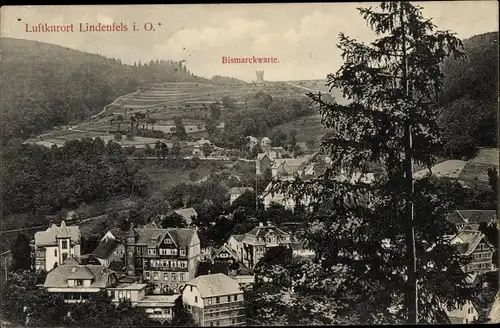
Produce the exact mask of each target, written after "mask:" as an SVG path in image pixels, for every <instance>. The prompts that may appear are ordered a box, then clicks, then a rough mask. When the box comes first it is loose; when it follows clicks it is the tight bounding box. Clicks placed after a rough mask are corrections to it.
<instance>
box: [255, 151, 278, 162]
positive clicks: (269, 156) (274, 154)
mask: <svg viewBox="0 0 500 328" xmlns="http://www.w3.org/2000/svg"><path fill="white" fill-rule="evenodd" d="M266 156H267V158H269V159H270V160H272V159H273V158H276V153H275V152H273V151H270V152H267V153H258V154H257V161H260V160H261V159H263V158H264V157H266Z"/></svg>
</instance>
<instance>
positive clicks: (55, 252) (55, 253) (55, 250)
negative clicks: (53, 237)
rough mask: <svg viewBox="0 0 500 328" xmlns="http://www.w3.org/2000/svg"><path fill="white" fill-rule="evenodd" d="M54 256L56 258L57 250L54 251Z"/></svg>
mask: <svg viewBox="0 0 500 328" xmlns="http://www.w3.org/2000/svg"><path fill="white" fill-rule="evenodd" d="M54 256H57V248H56V249H54Z"/></svg>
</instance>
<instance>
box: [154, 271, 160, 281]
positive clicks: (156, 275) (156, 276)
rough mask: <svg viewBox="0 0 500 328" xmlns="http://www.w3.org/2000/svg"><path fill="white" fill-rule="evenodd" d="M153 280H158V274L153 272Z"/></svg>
mask: <svg viewBox="0 0 500 328" xmlns="http://www.w3.org/2000/svg"><path fill="white" fill-rule="evenodd" d="M153 279H154V280H158V279H160V278H159V277H158V272H153Z"/></svg>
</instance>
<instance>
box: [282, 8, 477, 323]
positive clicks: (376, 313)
mask: <svg viewBox="0 0 500 328" xmlns="http://www.w3.org/2000/svg"><path fill="white" fill-rule="evenodd" d="M421 9H422V8H420V7H418V6H415V5H413V4H411V3H409V2H383V3H382V4H381V5H379V6H378V7H377V8H372V7H370V8H367V9H364V8H358V10H359V12H360V14H361V16H362V17H363V19H364V20H365V21H366V22H367V25H368V26H369V27H370V28H371V29H372V30H373V31H374V32H375V34H376V35H377V37H378V39H376V40H375V41H374V42H372V43H371V44H369V45H367V44H363V43H359V42H357V41H356V40H354V39H351V38H349V37H347V36H345V35H344V34H342V33H341V34H340V36H339V44H338V47H339V48H340V49H341V51H342V57H343V59H344V61H345V62H344V64H343V65H342V67H341V68H340V69H339V70H338V72H337V73H335V74H329V75H328V77H327V85H328V86H329V87H330V88H338V89H340V90H342V92H343V95H344V97H345V98H347V99H348V100H350V104H348V105H345V106H344V105H339V104H337V103H332V102H331V101H325V98H323V96H322V95H321V94H320V93H319V94H312V93H311V94H309V97H310V98H311V100H312V101H313V102H314V103H315V104H316V105H318V107H319V110H320V113H321V115H322V123H323V125H325V126H326V127H327V128H329V129H330V130H332V131H333V132H332V133H331V134H330V135H329V137H328V138H325V139H324V140H323V142H322V149H323V150H324V151H325V152H327V153H329V155H330V157H331V159H332V163H331V165H330V166H329V168H328V169H327V170H326V172H325V173H324V174H323V175H322V176H320V177H319V178H316V179H310V180H307V181H301V180H300V179H296V180H295V181H293V182H281V183H278V184H277V186H276V188H277V189H281V191H282V192H287V193H289V194H292V195H294V196H295V197H296V200H297V201H299V200H300V199H301V198H302V197H303V195H305V194H306V195H311V196H312V199H313V202H312V203H311V208H312V218H311V219H310V220H309V221H310V223H309V224H308V228H307V229H306V233H305V237H306V238H307V239H308V240H309V242H310V243H311V245H313V247H314V249H315V251H316V262H318V263H320V264H321V268H322V269H321V270H322V273H321V274H319V273H318V275H317V277H318V279H325V273H326V276H328V273H329V276H330V279H336V281H338V279H340V281H341V283H340V284H339V285H337V287H336V288H335V290H334V291H332V292H331V293H332V294H330V295H329V297H328V298H330V299H332V300H333V301H334V303H335V307H336V310H335V313H336V316H337V319H334V322H335V320H337V321H338V320H340V319H339V318H340V317H344V318H345V317H349V318H352V320H354V321H356V320H358V321H357V322H354V323H364V324H368V323H372V324H377V323H386V324H387V323H402V322H407V323H424V322H436V321H437V320H438V318H439V315H440V313H441V310H442V309H443V307H447V308H448V309H451V308H456V307H458V306H460V305H461V304H463V303H464V302H465V301H466V300H468V299H471V298H472V297H473V296H474V292H475V290H474V289H473V288H471V287H469V285H468V284H467V283H466V278H467V274H466V273H464V271H463V270H462V268H463V266H464V265H465V264H466V263H465V260H463V259H461V258H460V256H459V254H458V251H457V250H456V248H455V247H453V246H452V245H450V244H449V242H448V241H447V239H446V238H444V235H445V234H446V232H447V231H448V229H449V223H448V222H447V221H446V214H447V213H448V211H450V210H451V209H452V204H450V203H449V202H447V203H444V202H443V201H441V200H440V197H439V190H438V188H437V186H436V185H435V184H434V183H433V181H434V180H433V179H430V178H424V179H420V180H418V181H417V180H415V179H414V178H413V174H412V171H413V165H419V166H424V167H428V168H429V170H430V167H432V165H433V164H434V163H435V161H436V155H437V154H438V153H439V152H440V151H441V138H440V131H439V128H438V125H437V122H436V118H437V115H438V112H437V110H436V108H435V106H434V104H435V103H436V100H437V98H438V97H439V94H440V91H441V87H442V81H443V74H442V72H441V70H440V64H441V63H442V62H443V60H444V59H445V58H447V57H448V56H451V55H452V56H454V57H455V58H461V57H463V56H464V54H463V52H461V51H460V48H461V47H462V43H461V41H460V40H459V39H458V38H456V37H455V36H454V34H453V33H451V32H448V31H436V30H435V29H436V26H435V25H434V24H433V23H432V22H431V20H429V19H426V18H424V17H423V16H422V13H421V11H420V10H421ZM374 164H375V165H376V166H378V167H379V168H381V169H382V172H383V173H382V174H380V175H377V176H376V177H375V179H374V181H371V182H368V181H367V180H366V178H368V176H367V175H365V173H369V172H366V170H367V166H368V165H370V166H373V165H374ZM358 173H363V174H362V175H361V176H359V174H358ZM339 177H343V178H339ZM352 177H355V178H352ZM339 273H341V274H339ZM319 277H322V278H319ZM310 283H311V284H314V282H313V281H311V282H310ZM360 305H361V306H360Z"/></svg>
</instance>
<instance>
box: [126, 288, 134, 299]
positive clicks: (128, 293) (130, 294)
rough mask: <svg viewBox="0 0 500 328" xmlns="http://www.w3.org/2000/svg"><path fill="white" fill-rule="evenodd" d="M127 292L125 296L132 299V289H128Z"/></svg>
mask: <svg viewBox="0 0 500 328" xmlns="http://www.w3.org/2000/svg"><path fill="white" fill-rule="evenodd" d="M125 294H126V295H125V297H126V298H127V299H131V298H132V293H131V292H130V290H127V291H126V293H125Z"/></svg>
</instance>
